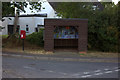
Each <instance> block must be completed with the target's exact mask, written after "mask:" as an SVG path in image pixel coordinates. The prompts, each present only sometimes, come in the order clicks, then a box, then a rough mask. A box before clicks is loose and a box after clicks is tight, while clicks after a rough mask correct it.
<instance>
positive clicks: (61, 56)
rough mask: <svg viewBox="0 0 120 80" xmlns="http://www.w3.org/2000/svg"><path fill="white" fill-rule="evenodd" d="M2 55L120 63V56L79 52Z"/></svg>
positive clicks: (7, 53) (4, 53)
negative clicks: (102, 56)
mask: <svg viewBox="0 0 120 80" xmlns="http://www.w3.org/2000/svg"><path fill="white" fill-rule="evenodd" d="M2 56H11V57H17V58H27V59H39V60H56V61H80V62H114V63H119V62H120V61H119V60H120V59H118V58H97V57H82V56H80V55H78V54H74V53H70V52H62V54H60V53H56V54H54V55H50V54H49V55H48V54H47V55H43V54H28V53H18V52H17V53H16V52H2Z"/></svg>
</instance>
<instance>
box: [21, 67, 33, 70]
mask: <svg viewBox="0 0 120 80" xmlns="http://www.w3.org/2000/svg"><path fill="white" fill-rule="evenodd" d="M23 68H27V69H32V70H34V69H35V68H32V67H29V66H24V67H23Z"/></svg>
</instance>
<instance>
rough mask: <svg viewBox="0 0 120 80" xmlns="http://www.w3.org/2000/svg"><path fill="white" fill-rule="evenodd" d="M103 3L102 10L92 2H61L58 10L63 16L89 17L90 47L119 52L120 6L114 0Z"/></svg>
mask: <svg viewBox="0 0 120 80" xmlns="http://www.w3.org/2000/svg"><path fill="white" fill-rule="evenodd" d="M101 4H102V6H104V9H103V10H102V11H101V10H100V8H99V7H98V6H97V7H93V4H92V3H84V2H83V3H81V2H80V3H60V4H59V5H58V7H57V9H56V11H57V12H58V15H59V16H61V17H63V18H88V49H90V50H100V51H109V52H117V51H118V47H119V45H118V39H119V38H118V34H119V30H118V28H119V25H118V24H119V21H118V20H119V19H118V17H117V16H119V14H118V11H119V10H118V8H120V7H118V5H115V4H113V3H112V2H106V3H101Z"/></svg>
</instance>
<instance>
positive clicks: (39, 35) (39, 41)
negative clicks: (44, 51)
mask: <svg viewBox="0 0 120 80" xmlns="http://www.w3.org/2000/svg"><path fill="white" fill-rule="evenodd" d="M43 31H44V29H40V30H39V32H34V33H32V34H30V35H28V36H26V40H27V41H29V42H30V43H31V44H35V45H38V46H41V47H43V46H44V40H43Z"/></svg>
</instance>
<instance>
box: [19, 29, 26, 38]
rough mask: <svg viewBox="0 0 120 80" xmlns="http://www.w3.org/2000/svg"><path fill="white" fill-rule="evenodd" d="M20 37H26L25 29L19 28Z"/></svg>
mask: <svg viewBox="0 0 120 80" xmlns="http://www.w3.org/2000/svg"><path fill="white" fill-rule="evenodd" d="M20 38H21V39H25V38H26V32H25V30H21V32H20Z"/></svg>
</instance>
